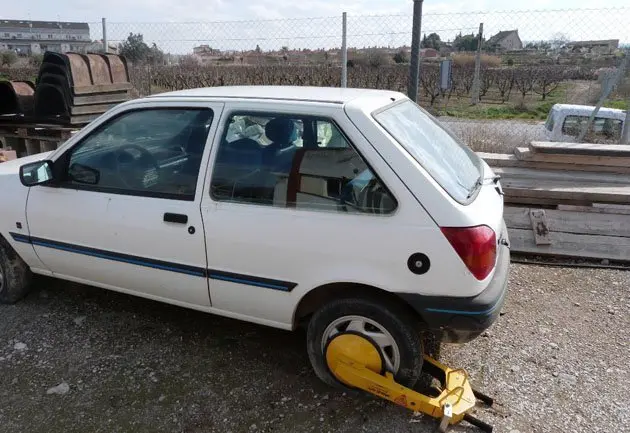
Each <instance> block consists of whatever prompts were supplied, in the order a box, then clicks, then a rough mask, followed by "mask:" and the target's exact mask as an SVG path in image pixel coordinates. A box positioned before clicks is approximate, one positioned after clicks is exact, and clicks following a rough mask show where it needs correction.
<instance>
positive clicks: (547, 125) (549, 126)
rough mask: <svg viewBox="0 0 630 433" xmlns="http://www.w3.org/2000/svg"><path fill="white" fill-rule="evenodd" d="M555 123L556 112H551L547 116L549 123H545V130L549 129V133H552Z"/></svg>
mask: <svg viewBox="0 0 630 433" xmlns="http://www.w3.org/2000/svg"><path fill="white" fill-rule="evenodd" d="M555 123H556V112H555V111H554V110H551V111H550V112H549V116H547V121H546V122H545V128H546V129H547V131H549V132H552V131H553V127H554V125H555Z"/></svg>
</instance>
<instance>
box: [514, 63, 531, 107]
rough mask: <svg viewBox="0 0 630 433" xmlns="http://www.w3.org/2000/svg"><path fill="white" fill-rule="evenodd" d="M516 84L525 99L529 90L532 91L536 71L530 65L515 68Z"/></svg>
mask: <svg viewBox="0 0 630 433" xmlns="http://www.w3.org/2000/svg"><path fill="white" fill-rule="evenodd" d="M514 86H515V87H516V88H517V89H518V91H519V92H520V94H521V96H522V97H523V100H525V96H527V94H528V93H529V92H531V91H532V87H533V86H534V73H533V69H532V68H529V67H522V68H518V69H515V70H514Z"/></svg>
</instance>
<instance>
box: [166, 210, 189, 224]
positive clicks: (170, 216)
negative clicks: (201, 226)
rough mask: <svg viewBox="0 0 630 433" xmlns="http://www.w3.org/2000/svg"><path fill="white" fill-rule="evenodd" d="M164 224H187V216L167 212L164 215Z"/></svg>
mask: <svg viewBox="0 0 630 433" xmlns="http://www.w3.org/2000/svg"><path fill="white" fill-rule="evenodd" d="M164 222H167V223H175V224H187V223H188V215H183V214H180V213H170V212H167V213H165V214H164Z"/></svg>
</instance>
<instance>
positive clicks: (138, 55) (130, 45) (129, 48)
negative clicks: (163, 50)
mask: <svg viewBox="0 0 630 433" xmlns="http://www.w3.org/2000/svg"><path fill="white" fill-rule="evenodd" d="M118 48H119V52H120V54H121V55H122V56H124V57H125V58H126V59H127V60H129V61H131V62H143V61H144V60H145V59H146V58H147V57H148V56H149V52H150V51H151V48H149V46H148V45H147V44H146V43H145V42H144V37H143V36H142V34H140V33H138V34H133V33H129V36H127V40H125V41H123V42H122V43H121V44H120V45H119V47H118Z"/></svg>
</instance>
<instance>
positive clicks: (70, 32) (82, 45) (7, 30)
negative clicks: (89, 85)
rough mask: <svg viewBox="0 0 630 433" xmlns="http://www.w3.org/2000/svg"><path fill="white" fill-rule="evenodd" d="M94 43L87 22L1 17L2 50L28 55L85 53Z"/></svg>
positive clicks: (0, 37)
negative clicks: (7, 18)
mask: <svg viewBox="0 0 630 433" xmlns="http://www.w3.org/2000/svg"><path fill="white" fill-rule="evenodd" d="M90 43H91V39H90V26H89V25H88V24H87V23H77V22H72V23H68V22H60V21H20V20H3V19H0V50H11V51H15V52H16V53H18V54H24V55H29V54H40V53H43V52H44V51H55V52H60V53H65V52H68V51H77V52H84V51H85V50H86V47H87V46H88V45H89V44H90Z"/></svg>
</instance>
